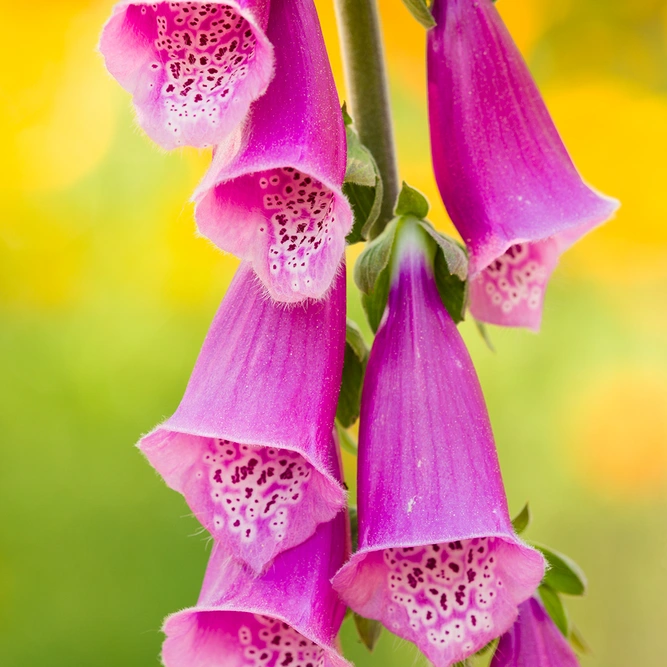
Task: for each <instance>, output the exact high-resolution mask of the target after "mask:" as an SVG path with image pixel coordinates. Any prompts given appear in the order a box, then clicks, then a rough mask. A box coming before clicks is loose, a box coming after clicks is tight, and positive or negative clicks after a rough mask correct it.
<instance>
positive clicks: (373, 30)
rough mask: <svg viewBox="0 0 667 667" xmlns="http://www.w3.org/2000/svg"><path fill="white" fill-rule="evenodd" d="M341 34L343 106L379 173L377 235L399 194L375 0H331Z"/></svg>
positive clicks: (374, 231) (387, 220)
mask: <svg viewBox="0 0 667 667" xmlns="http://www.w3.org/2000/svg"><path fill="white" fill-rule="evenodd" d="M334 5H335V7H336V18H337V21H338V33H339V35H340V42H341V49H342V54H343V65H344V68H345V83H346V86H347V93H348V97H349V99H348V100H347V102H348V107H349V110H350V115H351V116H352V118H353V120H354V125H355V128H356V129H357V132H358V133H359V138H360V139H361V141H362V143H363V144H364V145H365V146H366V147H367V148H368V149H369V150H370V151H371V153H372V154H373V157H374V158H375V161H376V162H377V165H378V168H379V170H380V175H381V176H382V184H383V186H384V196H383V199H382V210H381V213H380V218H379V219H378V221H377V222H376V223H375V225H374V227H373V230H372V232H371V233H372V236H373V237H375V236H377V235H378V234H379V233H380V232H381V231H382V230H383V229H384V228H385V226H386V225H387V223H388V222H389V221H390V220H391V219H392V217H393V210H394V204H395V203H396V197H397V196H398V169H397V167H396V150H395V148H394V133H393V127H392V121H391V105H390V103H389V89H388V86H387V72H386V67H385V58H384V49H383V46H382V34H381V32H380V18H379V15H378V9H377V0H334Z"/></svg>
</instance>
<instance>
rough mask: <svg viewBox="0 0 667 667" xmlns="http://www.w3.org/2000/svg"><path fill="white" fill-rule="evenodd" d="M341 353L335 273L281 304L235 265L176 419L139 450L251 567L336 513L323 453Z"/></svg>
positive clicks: (341, 301)
mask: <svg viewBox="0 0 667 667" xmlns="http://www.w3.org/2000/svg"><path fill="white" fill-rule="evenodd" d="M344 346H345V277H344V275H343V274H340V275H339V276H338V277H337V278H336V284H335V286H334V288H333V289H332V290H331V292H330V294H329V297H328V298H327V299H326V300H324V301H318V302H309V303H307V304H305V305H303V306H300V307H292V308H286V307H285V306H284V305H282V304H276V303H274V302H272V301H270V300H268V299H266V298H265V297H264V294H263V291H262V287H261V285H260V284H259V281H258V280H257V278H256V277H255V275H254V273H253V271H252V269H251V268H250V267H249V266H248V265H247V264H244V265H242V266H241V267H240V269H239V271H238V273H237V275H236V277H235V278H234V281H233V282H232V284H231V286H230V287H229V290H228V292H227V294H226V296H225V298H224V300H223V302H222V305H221V306H220V309H219V310H218V313H217V315H216V317H215V319H214V320H213V324H212V326H211V330H210V331H209V334H208V336H207V337H206V340H205V341H204V345H203V347H202V350H201V353H200V355H199V359H198V360H197V364H196V366H195V369H194V371H193V373H192V377H191V378H190V382H189V383H188V387H187V389H186V391H185V396H184V398H183V400H182V402H181V404H180V405H179V407H178V409H177V410H176V413H175V414H174V415H173V416H172V417H171V418H169V419H168V420H167V421H166V422H165V423H164V424H162V425H161V426H159V427H158V428H157V429H155V430H154V431H153V432H152V433H150V434H149V435H147V436H146V437H144V438H143V439H142V440H141V442H140V443H139V447H140V448H141V450H142V451H143V453H144V454H145V455H146V457H147V458H148V460H149V461H150V463H151V464H152V465H153V466H154V467H155V468H156V469H157V471H158V472H159V473H160V474H161V475H162V477H163V478H164V479H165V481H166V482H167V484H168V485H169V486H170V487H172V488H173V489H175V490H176V491H179V492H180V493H182V494H183V495H184V496H185V499H186V500H187V502H188V505H189V506H190V508H191V509H192V511H193V512H194V514H195V515H196V517H197V518H198V519H199V521H200V522H201V523H202V524H203V525H204V527H205V528H206V529H207V530H209V531H210V533H211V534H212V535H213V537H214V538H215V539H216V540H218V541H220V542H223V543H224V544H225V545H226V546H227V547H228V548H229V550H230V551H231V553H232V554H233V555H234V556H235V557H236V558H239V559H241V560H243V561H245V562H247V563H248V564H249V565H250V566H251V567H252V568H253V569H254V570H255V571H261V570H262V569H263V568H264V567H265V566H266V564H267V563H269V561H271V560H272V559H273V558H274V557H275V556H276V555H277V554H278V553H280V552H282V551H285V550H286V549H290V548H291V547H294V546H296V545H297V544H300V543H301V542H303V541H304V540H305V539H307V538H308V537H310V536H311V535H312V534H313V532H314V531H315V528H316V527H317V525H318V524H319V523H322V522H325V521H329V520H330V519H332V518H333V517H334V516H335V514H336V513H337V512H338V511H339V510H340V509H341V507H343V505H344V503H345V491H344V489H343V487H342V486H341V484H340V482H339V481H338V479H337V478H336V477H335V476H334V474H333V473H332V471H333V470H334V469H335V460H334V459H333V458H332V453H331V450H330V447H329V439H330V437H331V429H332V427H333V421H334V415H335V412H336V403H337V399H338V391H339V386H340V382H341V375H342V365H343V355H344Z"/></svg>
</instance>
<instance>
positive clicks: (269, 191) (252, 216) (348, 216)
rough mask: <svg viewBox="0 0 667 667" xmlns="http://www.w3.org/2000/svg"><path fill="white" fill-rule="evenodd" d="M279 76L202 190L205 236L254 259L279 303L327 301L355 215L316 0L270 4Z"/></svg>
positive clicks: (200, 219) (200, 221) (199, 212)
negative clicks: (344, 186) (349, 198)
mask: <svg viewBox="0 0 667 667" xmlns="http://www.w3.org/2000/svg"><path fill="white" fill-rule="evenodd" d="M267 34H268V37H269V39H270V40H271V42H272V43H273V45H274V48H275V57H276V75H275V78H274V79H273V81H272V82H271V85H270V86H269V88H268V90H267V92H266V94H265V95H264V96H263V97H262V98H261V99H260V100H258V101H257V103H256V104H255V105H254V106H253V109H252V112H251V115H250V117H249V120H248V123H247V125H246V126H245V128H244V130H243V131H242V132H238V133H237V134H236V135H235V136H233V137H230V138H229V140H228V141H226V142H225V144H224V145H221V146H220V147H219V148H218V149H216V152H215V156H214V158H213V163H212V165H211V167H210V169H209V171H208V173H207V174H206V176H205V177H204V180H203V181H202V183H201V184H200V185H199V187H198V189H197V192H196V193H195V200H196V201H197V207H196V209H195V217H196V219H197V225H198V227H199V230H200V231H201V233H202V234H203V235H204V236H206V237H208V238H209V239H210V240H211V241H213V243H215V244H216V245H217V246H219V247H220V248H222V249H223V250H226V251H227V252H231V253H233V254H235V255H237V256H238V257H242V258H243V259H246V260H248V261H249V262H251V263H252V266H253V268H254V269H255V272H256V273H257V275H258V276H259V278H260V279H261V281H262V282H263V283H264V285H265V286H266V288H267V290H268V292H269V294H270V295H271V297H272V298H274V299H275V300H277V301H284V302H297V301H303V300H304V299H306V298H315V299H321V298H322V297H323V296H324V295H325V294H326V292H327V290H328V289H329V288H330V286H331V284H332V282H333V279H334V276H335V275H336V272H337V271H339V269H340V263H341V258H342V256H343V251H344V249H345V237H346V235H347V233H348V232H349V231H350V228H351V226H352V210H351V208H350V205H349V204H348V202H347V200H346V199H345V197H344V195H343V193H342V190H341V187H342V184H343V179H344V178H345V168H346V160H347V157H346V142H345V126H344V123H343V117H342V113H341V110H340V106H339V102H338V95H337V93H336V88H335V85H334V80H333V75H332V73H331V67H330V65H329V60H328V58H327V52H326V49H325V46H324V39H323V38H322V32H321V30H320V25H319V22H318V19H317V13H316V11H315V6H314V4H313V0H272V2H271V14H270V17H269V27H268V33H267Z"/></svg>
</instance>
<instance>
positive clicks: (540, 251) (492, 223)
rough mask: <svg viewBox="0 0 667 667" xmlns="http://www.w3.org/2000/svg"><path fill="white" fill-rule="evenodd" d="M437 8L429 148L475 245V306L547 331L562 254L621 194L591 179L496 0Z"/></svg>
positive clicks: (479, 314)
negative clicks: (544, 321)
mask: <svg viewBox="0 0 667 667" xmlns="http://www.w3.org/2000/svg"><path fill="white" fill-rule="evenodd" d="M432 10H433V15H434V18H435V20H436V21H437V26H436V27H435V28H433V29H431V30H430V32H429V36H428V94H429V114H430V124H431V150H432V154H433V165H434V170H435V176H436V180H437V183H438V187H439V189H440V193H441V195H442V199H443V201H444V203H445V206H446V208H447V211H448V213H449V215H450V217H451V219H452V221H453V222H454V224H455V225H456V227H457V229H458V231H459V233H460V234H461V236H462V237H463V240H464V241H465V242H466V244H467V245H468V248H469V251H470V278H471V285H470V309H471V312H472V314H473V315H474V316H475V317H476V318H478V319H480V320H483V321H486V322H491V323H494V324H502V325H506V326H525V327H528V328H531V329H533V330H538V329H539V326H540V320H541V316H542V302H543V297H544V291H545V288H546V284H547V281H548V279H549V277H550V275H551V273H552V271H553V270H554V268H555V267H556V264H557V263H558V258H559V256H560V254H561V253H562V252H564V251H565V250H566V249H567V248H568V247H569V246H570V245H572V244H573V243H574V242H575V241H576V240H577V239H579V238H580V237H581V236H583V235H584V234H585V233H586V232H588V231H590V230H591V229H593V227H595V226H596V225H598V224H600V223H601V222H603V221H605V220H607V219H608V218H609V217H610V216H611V215H612V214H613V213H614V211H615V210H616V209H617V207H618V202H617V201H615V200H613V199H609V198H607V197H604V196H602V195H600V194H599V193H597V192H595V191H594V190H593V189H591V188H590V187H588V186H587V185H586V184H585V183H584V182H583V181H582V179H581V177H580V176H579V174H578V172H577V170H576V169H575V167H574V165H573V164H572V160H571V159H570V157H569V155H568V153H567V151H566V149H565V147H564V146H563V143H562V141H561V139H560V137H559V135H558V132H557V130H556V128H555V127H554V124H553V121H552V120H551V117H550V116H549V112H548V111H547V108H546V106H545V105H544V102H543V101H542V98H541V97H540V93H539V91H538V89H537V86H536V85H535V82H534V81H533V79H532V78H531V76H530V72H529V71H528V68H527V66H526V64H525V62H524V61H523V59H522V57H521V54H520V53H519V51H518V49H517V48H516V46H515V44H514V42H513V41H512V38H511V36H510V34H509V33H508V31H507V29H506V28H505V26H504V24H503V23H502V20H501V18H500V16H499V14H498V12H497V10H496V8H495V7H494V5H493V2H492V0H476V1H475V2H473V0H434V2H433V5H432Z"/></svg>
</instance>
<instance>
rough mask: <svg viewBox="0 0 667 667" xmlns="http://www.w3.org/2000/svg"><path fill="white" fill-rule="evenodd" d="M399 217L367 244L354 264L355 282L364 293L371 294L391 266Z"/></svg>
mask: <svg viewBox="0 0 667 667" xmlns="http://www.w3.org/2000/svg"><path fill="white" fill-rule="evenodd" d="M398 221H399V219H398V218H394V219H393V220H392V221H391V222H390V223H389V224H388V225H387V226H386V227H385V229H384V231H383V232H382V234H380V235H379V236H378V237H377V238H374V239H373V240H372V241H370V242H369V243H367V244H366V247H365V248H364V250H363V252H362V253H361V255H359V258H358V259H357V262H356V264H355V265H354V282H355V283H356V284H357V287H358V288H359V289H360V290H361V291H362V293H363V294H370V293H371V292H372V291H373V290H374V289H375V288H376V283H377V280H378V278H379V277H380V274H381V273H382V272H383V271H384V270H385V269H386V268H387V267H388V266H389V261H390V260H391V251H392V249H393V247H394V240H395V238H396V228H397V226H398Z"/></svg>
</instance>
